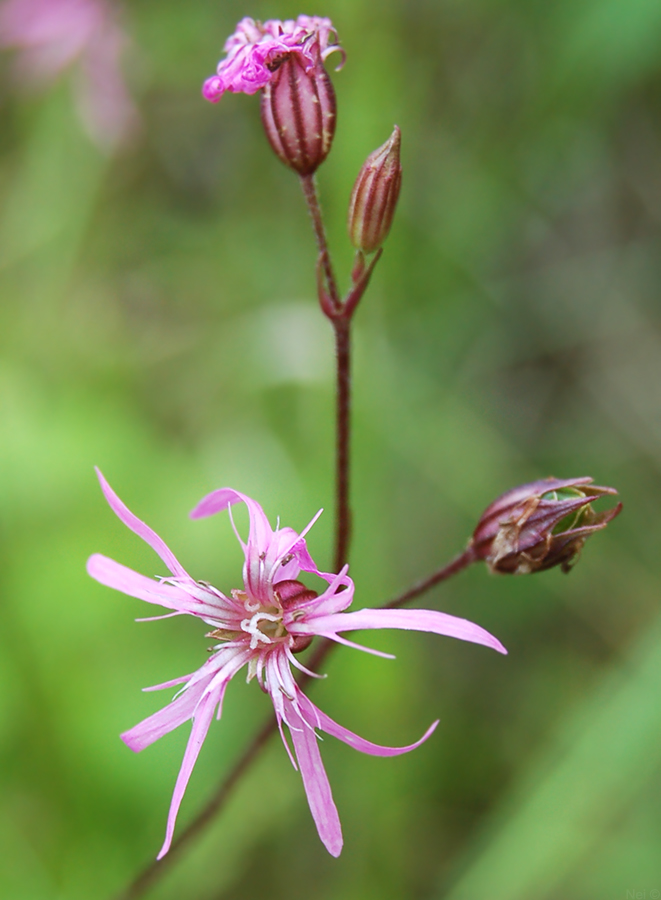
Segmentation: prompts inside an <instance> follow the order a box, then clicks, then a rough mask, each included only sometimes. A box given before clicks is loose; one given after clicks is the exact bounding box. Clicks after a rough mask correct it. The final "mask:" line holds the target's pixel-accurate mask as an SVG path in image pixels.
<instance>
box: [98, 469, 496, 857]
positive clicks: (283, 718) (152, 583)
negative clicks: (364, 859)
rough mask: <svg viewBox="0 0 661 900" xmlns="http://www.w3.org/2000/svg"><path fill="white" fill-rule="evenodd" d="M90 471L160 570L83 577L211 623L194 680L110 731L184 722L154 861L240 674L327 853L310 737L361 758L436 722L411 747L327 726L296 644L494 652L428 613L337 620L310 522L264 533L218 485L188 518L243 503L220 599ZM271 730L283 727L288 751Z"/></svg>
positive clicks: (136, 739) (489, 641)
mask: <svg viewBox="0 0 661 900" xmlns="http://www.w3.org/2000/svg"><path fill="white" fill-rule="evenodd" d="M98 475H99V480H100V482H101V487H102V489H103V492H104V494H105V496H106V499H107V501H108V503H109V504H110V506H111V507H112V509H113V510H114V512H115V513H116V514H117V515H118V516H119V518H120V519H121V521H122V522H124V524H125V525H127V526H128V527H129V528H130V529H131V530H132V531H134V532H135V533H136V534H137V535H139V536H140V537H141V538H142V539H143V540H144V541H146V542H147V543H148V544H149V545H150V546H151V547H152V548H153V549H154V550H155V551H156V553H158V555H159V556H160V557H161V559H162V561H163V562H164V563H165V565H166V566H167V568H168V569H169V571H170V574H169V575H167V576H166V577H164V578H161V579H157V580H155V579H152V578H147V577H145V576H144V575H140V574H138V573H137V572H134V571H133V570H131V569H128V568H126V567H125V566H122V565H120V564H119V563H118V562H115V561H114V560H112V559H108V558H107V557H105V556H101V555H99V554H95V555H94V556H92V557H90V559H89V561H88V564H87V569H88V572H89V573H90V575H91V576H92V577H93V578H96V579H97V581H100V582H101V583H102V584H105V585H108V586H109V587H112V588H115V589H116V590H118V591H123V592H124V593H125V594H129V595H130V596H132V597H137V598H139V599H141V600H146V601H147V602H148V603H156V604H158V605H160V606H164V607H166V608H168V609H171V610H173V612H171V613H169V614H167V615H168V616H177V615H182V614H187V615H192V616H196V617H198V618H199V619H201V620H202V621H203V622H205V623H206V624H207V625H208V626H210V627H211V631H210V632H208V633H207V634H206V637H209V638H213V639H214V640H215V641H217V643H216V644H215V646H214V647H213V648H212V655H211V656H210V658H209V659H207V660H206V662H205V663H204V664H203V665H202V666H201V667H200V668H199V669H198V670H197V671H196V672H193V673H192V674H190V675H184V676H181V677H179V678H174V679H172V680H171V681H168V682H165V683H164V684H159V685H156V686H155V687H154V688H147V690H158V689H160V688H168V687H172V686H173V685H182V687H181V689H180V691H179V693H178V694H177V695H176V697H175V699H174V700H173V701H172V702H171V703H170V704H168V705H167V706H166V707H164V708H163V709H161V710H160V711H159V712H156V713H154V714H153V715H151V716H149V717H148V718H147V719H145V720H144V721H143V722H141V723H140V724H138V725H136V726H135V727H134V728H131V729H130V730H129V731H127V732H125V733H124V734H123V735H122V739H123V740H124V742H125V743H126V744H128V746H129V747H130V748H131V749H132V750H136V751H138V750H142V749H144V748H145V747H147V746H149V744H152V743H153V742H154V741H156V740H158V738H160V737H162V736H163V735H164V734H167V733H168V732H169V731H172V730H173V729H174V728H176V727H177V726H178V725H181V724H183V723H184V722H186V721H188V720H189V719H192V720H193V726H192V730H191V735H190V738H189V741H188V746H187V747H186V751H185V753H184V758H183V762H182V765H181V770H180V772H179V777H178V778H177V783H176V785H175V789H174V795H173V797H172V804H171V806H170V813H169V816H168V822H167V829H166V835H165V842H164V844H163V847H162V848H161V851H160V853H159V859H160V858H161V857H162V856H164V855H165V854H166V853H167V851H168V849H169V848H170V844H171V842H172V836H173V832H174V826H175V820H176V817H177V812H178V810H179V805H180V803H181V800H182V797H183V795H184V791H185V789H186V785H187V783H188V779H189V777H190V774H191V771H192V769H193V765H194V764H195V761H196V759H197V756H198V753H199V752H200V748H201V746H202V743H203V741H204V738H205V737H206V734H207V731H208V729H209V725H210V724H211V720H212V718H213V716H214V713H216V714H217V718H220V714H221V710H222V704H223V697H224V695H225V690H226V688H227V685H228V684H229V682H230V680H231V679H232V678H233V676H234V675H236V673H237V672H238V671H239V670H240V669H241V668H243V666H247V667H248V681H250V680H251V679H253V678H256V679H257V682H258V684H259V686H260V687H261V688H262V690H263V691H264V692H266V693H268V694H269V695H270V697H271V700H272V702H273V707H274V709H275V715H276V717H277V721H278V726H279V728H280V734H281V736H282V740H283V742H284V745H285V748H286V750H287V752H288V754H289V757H290V759H291V761H292V764H293V765H294V767H295V768H298V769H299V770H300V773H301V777H302V779H303V786H304V788H305V792H306V794H307V798H308V803H309V805H310V811H311V813H312V817H313V819H314V821H315V824H316V826H317V830H318V832H319V837H320V838H321V840H322V841H323V843H324V845H325V846H326V848H327V849H328V851H329V852H330V853H331V854H332V855H333V856H339V854H340V851H341V849H342V829H341V827H340V820H339V817H338V813H337V809H336V807H335V803H334V802H333V797H332V794H331V789H330V785H329V782H328V778H327V776H326V772H325V770H324V765H323V762H322V760H321V754H320V753H319V744H318V736H317V733H316V730H317V729H318V730H320V731H325V732H326V733H327V734H331V735H333V736H334V737H336V738H339V739H340V740H341V741H344V742H345V743H347V744H349V745H350V746H352V747H354V748H355V749H356V750H360V751H362V752H363V753H369V754H372V755H375V756H396V755H398V754H400V753H406V752H408V751H409V750H413V749H415V747H418V746H419V745H420V744H421V743H422V742H423V741H425V740H426V739H427V738H428V737H429V736H430V735H431V733H432V732H433V731H434V729H435V728H436V725H437V724H438V722H434V723H433V724H432V725H431V726H430V727H429V728H428V729H427V731H426V732H425V734H424V735H423V736H422V737H421V738H420V740H418V741H416V742H415V743H414V744H410V745H409V746H407V747H382V746H379V745H378V744H373V743H371V742H370V741H367V740H365V739H364V738H361V737H359V736H358V735H356V734H354V733H353V732H351V731H349V730H348V729H347V728H343V727H342V726H341V725H338V724H337V722H334V721H333V719H331V718H330V717H329V716H327V715H326V714H325V713H323V712H322V711H321V710H320V709H318V708H317V707H316V706H315V705H314V703H312V701H311V700H309V699H308V698H307V697H306V696H305V694H304V693H303V692H302V691H301V690H300V688H299V687H298V685H297V684H296V682H295V680H294V678H293V675H292V671H291V667H292V666H294V667H295V668H298V669H300V670H302V671H304V672H305V671H307V670H306V669H305V668H304V667H303V666H302V665H301V664H300V663H299V662H298V660H297V659H296V657H295V655H294V654H296V653H297V652H299V651H300V650H302V649H304V648H305V647H307V646H308V644H309V643H310V641H311V640H312V638H313V637H314V636H315V635H319V636H322V637H327V638H330V639H331V640H333V641H337V642H339V643H342V644H347V645H348V646H350V647H356V648H358V649H361V650H367V652H370V653H376V654H377V655H379V656H388V654H385V653H380V652H379V651H376V650H368V648H366V647H361V646H360V645H358V644H354V643H352V642H351V641H349V640H347V639H346V638H344V637H341V633H342V632H346V631H357V630H363V629H370V628H403V629H409V630H417V631H430V632H434V633H436V634H441V635H449V636H450V637H456V638H459V639H460V640H464V641H473V642H474V643H477V644H484V645H486V646H488V647H493V648H494V649H495V650H498V651H500V652H501V653H505V652H506V651H505V649H504V648H503V646H502V645H501V644H500V642H499V641H498V640H496V638H495V637H493V636H492V635H490V634H489V633H488V632H487V631H485V630H484V629H483V628H480V627H479V626H478V625H474V624H473V623H472V622H468V621H467V620H466V619H459V618H456V617H455V616H450V615H446V614H445V613H441V612H436V611H433V610H423V609H416V610H404V609H361V610H357V611H356V612H349V613H347V612H345V610H346V609H347V607H348V606H349V605H350V604H351V602H352V600H353V595H354V585H353V581H352V580H351V578H349V576H348V575H347V570H348V567H347V566H345V567H344V568H343V569H342V571H341V572H339V573H338V574H337V575H333V574H330V573H327V572H320V571H319V570H318V569H317V567H316V565H315V563H314V561H313V560H312V558H311V556H310V554H309V553H308V549H307V546H306V543H305V539H304V535H305V534H306V533H307V531H308V529H309V528H310V527H311V526H312V525H313V524H314V522H315V521H316V519H317V516H315V518H314V519H313V520H312V522H311V523H310V524H309V525H308V527H307V528H306V529H305V530H304V531H303V532H302V533H301V534H298V533H297V532H296V531H294V530H293V529H292V528H280V527H277V528H276V529H275V531H274V530H273V529H272V528H271V526H270V524H269V521H268V519H267V518H266V516H265V514H264V511H263V510H262V508H261V506H260V505H259V504H258V503H256V502H255V501H254V500H251V499H250V497H247V496H246V495H245V494H241V493H239V491H235V490H232V489H231V488H221V489H220V490H217V491H214V492H213V493H211V494H209V495H208V496H206V497H205V498H204V499H203V500H202V501H201V502H200V503H199V504H198V505H197V506H196V507H195V509H194V510H193V511H192V513H191V516H192V517H193V518H194V519H198V518H202V517H204V516H209V515H212V514H214V513H217V512H220V511H221V510H224V509H229V508H230V507H231V506H232V505H233V504H235V503H245V504H246V506H247V507H248V513H249V517H250V530H249V533H248V541H247V543H244V542H243V540H242V539H241V538H240V537H239V535H238V533H237V537H238V538H239V541H240V542H241V546H242V548H243V552H244V554H245V564H244V567H243V587H241V588H239V589H237V590H232V591H230V593H229V594H224V593H222V592H221V591H219V590H217V589H216V588H214V587H212V586H211V585H209V584H207V583H206V582H200V581H195V580H194V579H193V578H191V576H190V575H189V574H188V573H187V572H186V571H185V569H184V568H183V567H182V566H181V564H180V563H179V562H178V560H177V559H176V558H175V557H174V555H173V554H172V552H171V551H170V550H169V549H168V547H167V546H166V545H165V543H164V542H163V541H162V540H161V538H160V537H158V535H157V534H155V532H153V531H152V530H151V528H149V527H148V526H147V525H145V523H144V522H141V521H140V519H138V518H137V517H136V516H134V515H133V513H131V512H130V511H129V510H128V509H127V507H126V506H125V505H124V504H123V503H122V501H121V500H120V499H119V497H117V495H116V494H115V493H114V492H113V490H112V489H111V488H110V486H109V485H108V483H107V482H106V481H105V479H104V478H103V476H102V475H101V473H98ZM230 516H231V513H230ZM301 571H303V572H308V573H311V574H312V575H315V576H318V577H319V578H321V579H322V580H323V581H325V582H326V585H327V586H326V587H325V589H324V590H323V591H322V593H321V594H317V592H316V591H313V590H310V589H309V588H308V587H306V586H305V585H304V584H303V583H301V582H300V581H298V575H299V573H300V572H301ZM166 617H167V616H166ZM310 674H313V673H310ZM317 677H318V676H317ZM283 724H284V725H286V726H287V728H288V729H289V733H290V735H291V740H292V744H293V753H292V751H291V750H290V748H289V744H288V742H287V738H286V736H285V732H284V729H283Z"/></svg>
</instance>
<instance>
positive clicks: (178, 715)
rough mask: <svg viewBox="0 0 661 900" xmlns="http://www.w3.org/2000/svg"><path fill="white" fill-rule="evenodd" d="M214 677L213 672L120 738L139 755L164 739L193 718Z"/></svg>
mask: <svg viewBox="0 0 661 900" xmlns="http://www.w3.org/2000/svg"><path fill="white" fill-rule="evenodd" d="M212 677H213V672H210V673H209V677H208V678H206V679H204V680H202V681H199V682H198V683H197V684H194V685H192V686H190V687H189V688H188V689H187V690H185V691H184V692H183V693H182V694H179V696H178V697H176V698H175V699H174V700H173V701H172V703H168V705H167V706H164V707H163V709H159V710H158V712H155V713H154V714H153V715H151V716H148V717H147V718H146V719H143V720H142V722H138V724H137V725H134V726H133V728H130V729H129V730H128V731H125V732H124V733H123V734H121V735H120V737H121V739H122V740H123V741H124V743H125V744H126V746H127V747H130V748H131V750H133V751H135V752H136V753H139V752H140V751H141V750H144V749H145V747H148V746H149V745H150V744H153V743H154V741H157V740H158V739H159V738H162V737H163V735H164V734H169V732H170V731H173V730H174V729H175V728H178V727H179V725H183V723H184V722H187V721H188V720H189V719H190V718H192V716H193V713H194V712H195V707H196V706H197V704H198V703H199V701H200V698H201V697H202V694H203V693H204V689H205V687H206V686H207V684H208V683H209V682H210V681H211V678H212ZM159 687H160V686H159ZM152 690H153V689H152Z"/></svg>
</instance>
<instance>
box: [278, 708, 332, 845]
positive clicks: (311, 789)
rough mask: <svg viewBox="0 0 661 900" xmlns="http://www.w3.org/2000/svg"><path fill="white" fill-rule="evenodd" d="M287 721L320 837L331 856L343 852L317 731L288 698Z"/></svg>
mask: <svg viewBox="0 0 661 900" xmlns="http://www.w3.org/2000/svg"><path fill="white" fill-rule="evenodd" d="M285 709H286V721H287V724H288V726H289V732H290V734H291V738H292V742H293V744H294V751H295V753H296V759H297V760H298V766H299V769H300V772H301V777H302V779H303V787H304V788H305V793H306V795H307V798H308V803H309V805H310V812H311V813H312V818H313V819H314V823H315V825H316V826H317V831H318V832H319V837H320V838H321V842H322V844H323V845H324V847H325V848H326V849H327V850H328V852H329V853H330V854H331V856H339V855H340V853H341V852H342V826H341V825H340V817H339V816H338V813H337V807H336V806H335V803H334V801H333V795H332V793H331V789H330V784H329V782H328V776H327V775H326V770H325V769H324V764H323V762H322V759H321V754H320V752H319V745H318V739H317V736H316V734H315V733H314V731H313V729H312V728H310V727H309V725H308V724H307V723H306V722H305V721H304V720H303V719H302V718H301V716H300V714H299V712H298V710H297V709H296V705H295V704H294V703H292V702H291V700H288V699H286V698H285Z"/></svg>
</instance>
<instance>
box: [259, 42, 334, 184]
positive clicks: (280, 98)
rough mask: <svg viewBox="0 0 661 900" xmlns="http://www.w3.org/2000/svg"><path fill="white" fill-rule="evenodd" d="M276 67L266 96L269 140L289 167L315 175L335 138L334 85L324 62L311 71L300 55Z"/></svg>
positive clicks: (263, 108)
mask: <svg viewBox="0 0 661 900" xmlns="http://www.w3.org/2000/svg"><path fill="white" fill-rule="evenodd" d="M274 65H276V69H275V70H274V74H273V77H272V79H271V80H270V81H269V83H268V84H267V85H266V86H265V87H264V90H263V92H262V102H261V112H262V123H263V125H264V129H265V131H266V136H267V137H268V139H269V143H270V144H271V147H273V149H274V151H275V152H276V153H277V155H278V156H279V157H280V159H281V160H282V161H283V163H285V165H287V166H289V167H290V168H291V169H294V171H295V172H298V174H299V175H311V174H312V173H313V172H314V171H315V170H316V169H317V168H318V166H320V165H321V163H322V162H323V161H324V160H325V159H326V157H327V156H328V153H329V151H330V148H331V144H332V142H333V136H334V134H335V115H336V102H335V91H334V89H333V84H332V82H331V80H330V78H329V77H328V75H327V73H326V70H325V69H324V66H323V63H322V61H321V58H319V60H318V62H317V63H316V65H314V66H313V67H312V68H311V69H310V70H309V71H306V70H305V66H304V65H303V63H302V62H301V60H300V58H299V57H298V55H296V54H292V55H291V56H289V57H288V58H286V59H284V61H278V62H277V63H274Z"/></svg>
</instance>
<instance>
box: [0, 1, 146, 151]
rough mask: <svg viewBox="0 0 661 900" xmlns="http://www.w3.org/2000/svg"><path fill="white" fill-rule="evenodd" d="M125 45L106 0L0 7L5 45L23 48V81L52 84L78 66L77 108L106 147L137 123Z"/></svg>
mask: <svg viewBox="0 0 661 900" xmlns="http://www.w3.org/2000/svg"><path fill="white" fill-rule="evenodd" d="M126 44H127V38H126V35H125V33H124V31H123V30H122V29H121V28H120V26H119V24H118V23H117V20H116V16H115V11H114V9H113V7H112V6H111V5H110V4H109V3H107V2H106V0H6V2H5V3H3V4H2V5H1V6H0V47H6V48H10V49H15V50H17V51H18V52H17V55H16V59H15V65H14V70H15V76H16V79H17V81H18V83H19V84H20V85H22V86H27V87H30V86H40V85H44V84H48V83H50V82H52V81H53V80H54V79H56V78H57V77H58V76H59V75H60V74H61V73H62V72H64V71H65V70H66V69H69V68H71V67H73V66H76V67H77V71H76V81H75V99H76V105H77V107H78V112H79V115H80V118H81V120H82V122H83V125H84V126H85V129H86V131H87V132H88V134H89V135H90V137H91V138H92V139H93V140H94V141H95V142H96V143H97V144H99V145H100V146H101V147H102V148H103V149H112V148H113V147H114V146H116V145H117V144H119V143H121V142H122V141H123V140H124V139H125V138H126V137H128V136H129V134H130V133H131V131H132V130H133V128H134V127H135V125H136V123H137V118H138V117H137V112H136V109H135V106H134V104H133V101H132V100H131V97H130V95H129V92H128V90H127V88H126V84H125V82H124V78H123V76H122V71H121V65H120V62H121V56H122V53H123V51H124V48H125V46H126Z"/></svg>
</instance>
